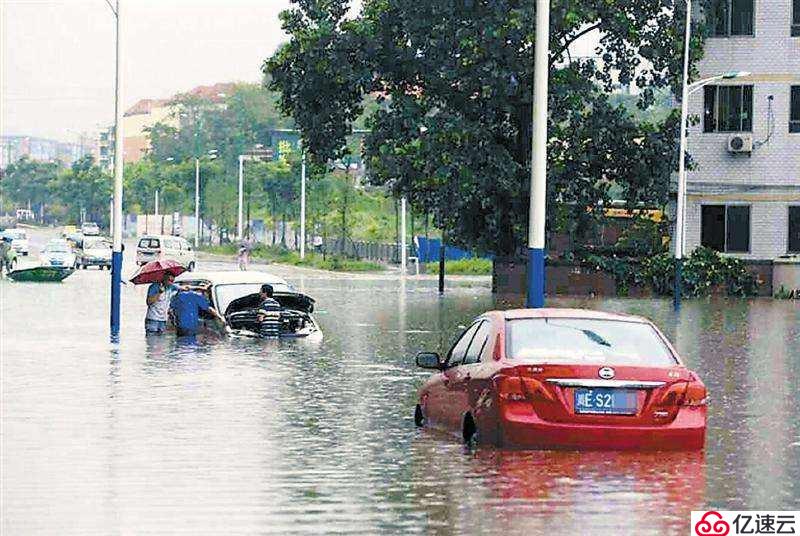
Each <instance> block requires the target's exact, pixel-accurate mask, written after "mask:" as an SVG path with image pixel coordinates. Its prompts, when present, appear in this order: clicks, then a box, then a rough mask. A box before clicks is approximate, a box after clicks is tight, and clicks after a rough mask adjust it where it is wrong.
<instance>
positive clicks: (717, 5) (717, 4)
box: [707, 0, 798, 37]
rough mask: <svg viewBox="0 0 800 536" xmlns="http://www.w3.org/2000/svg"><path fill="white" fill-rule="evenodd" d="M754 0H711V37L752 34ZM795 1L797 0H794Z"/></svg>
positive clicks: (709, 22) (709, 18)
mask: <svg viewBox="0 0 800 536" xmlns="http://www.w3.org/2000/svg"><path fill="white" fill-rule="evenodd" d="M753 2H754V0H712V2H710V6H709V11H708V16H707V20H708V26H709V29H710V31H711V36H712V37H729V36H731V35H754V32H753V19H754V15H755V13H754V9H753ZM794 2H795V3H797V2H798V0H794Z"/></svg>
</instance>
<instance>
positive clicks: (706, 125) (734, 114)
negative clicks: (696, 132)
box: [703, 86, 753, 132]
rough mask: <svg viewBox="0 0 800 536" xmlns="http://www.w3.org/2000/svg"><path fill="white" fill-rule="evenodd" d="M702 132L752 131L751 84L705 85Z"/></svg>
mask: <svg viewBox="0 0 800 536" xmlns="http://www.w3.org/2000/svg"><path fill="white" fill-rule="evenodd" d="M704 89H705V93H704V100H703V132H752V130H753V86H706V87H705V88H704Z"/></svg>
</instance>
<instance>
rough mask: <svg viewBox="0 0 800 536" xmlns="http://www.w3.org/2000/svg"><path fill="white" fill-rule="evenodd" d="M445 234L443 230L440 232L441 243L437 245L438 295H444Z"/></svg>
mask: <svg viewBox="0 0 800 536" xmlns="http://www.w3.org/2000/svg"><path fill="white" fill-rule="evenodd" d="M445 239H446V234H445V232H444V230H442V241H441V242H440V243H439V294H444V268H445V265H444V261H445V256H446V253H447V250H446V249H445V248H446V246H445V243H444V241H445Z"/></svg>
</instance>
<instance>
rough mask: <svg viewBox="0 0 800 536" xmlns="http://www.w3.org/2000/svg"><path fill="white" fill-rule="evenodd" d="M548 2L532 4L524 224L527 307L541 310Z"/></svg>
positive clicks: (537, 1) (544, 205) (545, 173)
mask: <svg viewBox="0 0 800 536" xmlns="http://www.w3.org/2000/svg"><path fill="white" fill-rule="evenodd" d="M549 43H550V0H536V45H535V48H534V59H533V61H534V65H533V143H532V148H531V150H532V156H531V199H530V212H529V216H528V217H529V220H528V296H527V302H526V303H527V306H528V307H534V308H539V307H544V226H545V210H546V208H547V202H546V201H547V200H546V195H547V92H548V88H547V85H548V74H549V72H548V71H549V68H550V61H549V48H550V47H549Z"/></svg>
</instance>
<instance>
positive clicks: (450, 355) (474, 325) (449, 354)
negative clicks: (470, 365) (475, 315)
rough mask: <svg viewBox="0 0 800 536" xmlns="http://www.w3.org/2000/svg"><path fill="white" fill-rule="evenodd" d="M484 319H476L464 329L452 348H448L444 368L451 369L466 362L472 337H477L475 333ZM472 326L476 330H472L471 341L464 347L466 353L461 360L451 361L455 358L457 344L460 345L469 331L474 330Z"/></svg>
mask: <svg viewBox="0 0 800 536" xmlns="http://www.w3.org/2000/svg"><path fill="white" fill-rule="evenodd" d="M482 321H483V319H480V320H476V321H474V322H473V323H472V324H470V325H469V326H468V327H467V328H466V329H465V330H464V331H462V332H461V335H460V336H459V337H458V338H457V339H456V341H455V342H454V343H453V345H452V346H451V347H450V350H448V352H447V357H446V359H445V361H444V367H442V368H443V369H444V370H447V369H450V368H454V367H458V366H460V365H461V364H462V363H463V362H464V357H465V356H466V355H467V350H469V345H470V344H472V339H474V338H475V334H476V333H478V329H479V328H480V325H479V324H480V323H481V322H482ZM472 328H475V331H473V332H472V335H471V336H470V339H469V342H467V346H466V347H465V348H464V355H462V356H461V360H460V361H459V362H458V363H451V362H450V361H451V360H452V359H453V350H455V349H456V346H458V344H459V343H460V342H461V341H462V340H463V339H464V337H466V336H467V335H468V334H469V332H470V331H471V330H472Z"/></svg>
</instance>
